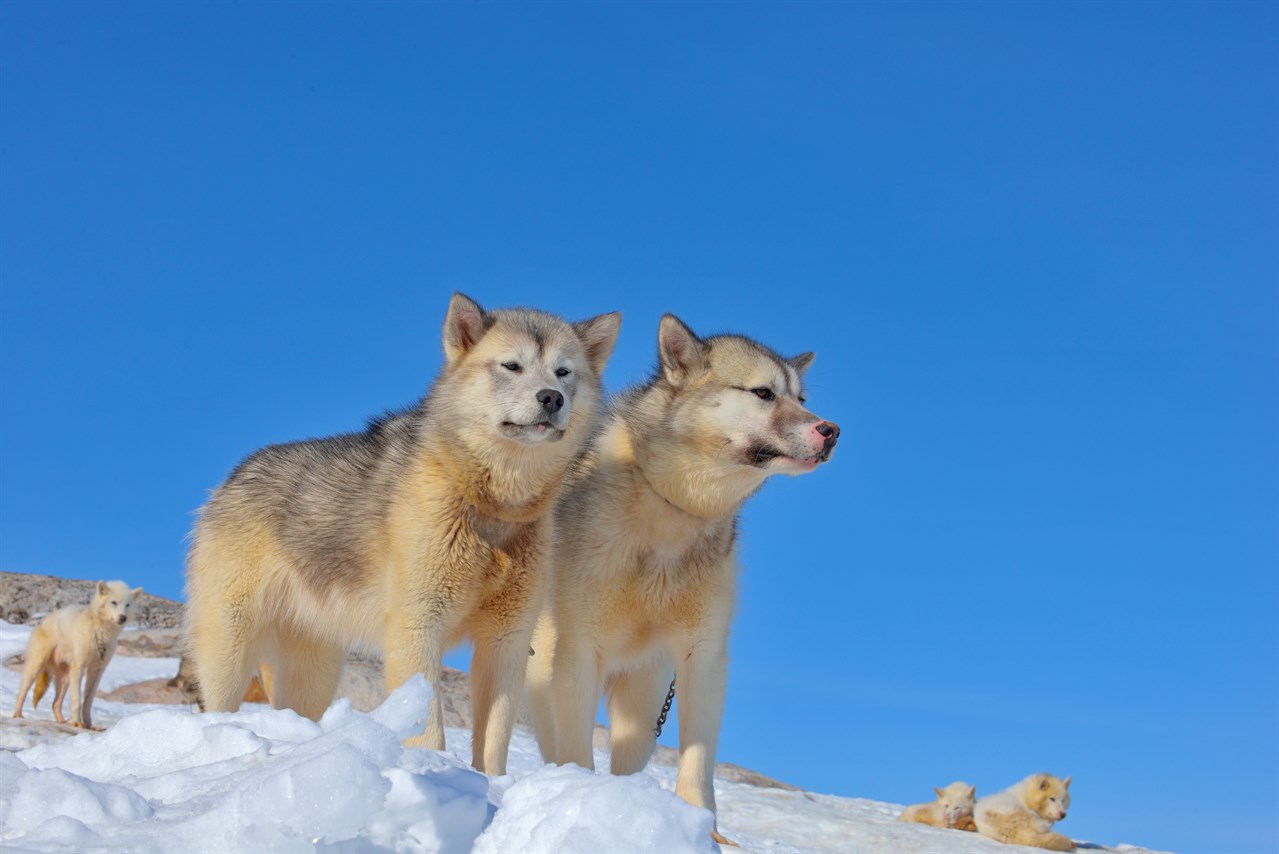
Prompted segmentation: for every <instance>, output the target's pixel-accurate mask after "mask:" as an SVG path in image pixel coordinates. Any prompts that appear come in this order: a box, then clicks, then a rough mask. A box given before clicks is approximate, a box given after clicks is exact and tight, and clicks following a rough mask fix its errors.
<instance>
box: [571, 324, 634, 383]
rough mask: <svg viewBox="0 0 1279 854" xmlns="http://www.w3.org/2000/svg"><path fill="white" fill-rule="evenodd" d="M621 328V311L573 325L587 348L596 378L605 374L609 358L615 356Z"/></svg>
mask: <svg viewBox="0 0 1279 854" xmlns="http://www.w3.org/2000/svg"><path fill="white" fill-rule="evenodd" d="M621 328H622V313H621V312H620V311H611V312H609V313H608V314H601V315H598V316H596V317H592V318H591V319H590V320H583V321H580V322H578V323H574V324H573V329H574V330H576V331H577V337H578V338H580V339H582V346H584V347H585V348H586V361H588V362H590V364H591V370H592V371H594V373H595V376H597V377H598V376H599V375H600V374H602V373H604V365H605V364H606V363H607V362H608V357H609V356H611V355H613V347H614V345H616V344H617V333H618V332H619V331H620V330H621Z"/></svg>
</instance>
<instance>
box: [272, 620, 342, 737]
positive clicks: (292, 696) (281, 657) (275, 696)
mask: <svg viewBox="0 0 1279 854" xmlns="http://www.w3.org/2000/svg"><path fill="white" fill-rule="evenodd" d="M267 659H268V661H270V662H271V666H268V667H267V668H265V670H266V672H267V673H270V672H271V671H272V670H273V671H274V672H273V673H271V675H270V676H268V677H266V678H267V679H269V681H270V682H271V687H270V688H269V689H266V694H267V697H268V698H269V699H270V700H271V705H272V707H274V708H277V709H292V710H293V711H295V712H297V713H298V714H299V715H302V716H303V717H305V718H310V719H311V720H313V721H318V720H319V719H320V718H321V717H323V715H324V711H325V709H327V708H328V707H329V704H330V703H332V702H333V695H334V694H336V693H337V687H338V679H339V678H340V677H341V676H342V665H343V664H344V663H345V661H346V648H345V647H341V646H338V645H337V644H334V643H329V642H328V641H323V640H318V639H316V638H313V637H310V636H307V635H304V634H302V633H300V632H298V631H296V630H292V629H280V630H279V631H278V632H277V634H276V637H275V638H274V640H273V642H272V643H271V644H270V645H269V648H268V650H267ZM264 675H265V674H264ZM263 684H264V686H265V681H264V683H263Z"/></svg>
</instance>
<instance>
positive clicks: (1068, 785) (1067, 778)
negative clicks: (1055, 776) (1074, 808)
mask: <svg viewBox="0 0 1279 854" xmlns="http://www.w3.org/2000/svg"><path fill="white" fill-rule="evenodd" d="M1061 784H1062V785H1063V786H1065V787H1066V788H1067V789H1069V788H1070V775H1069V774H1067V775H1066V779H1064V780H1062V781H1061Z"/></svg>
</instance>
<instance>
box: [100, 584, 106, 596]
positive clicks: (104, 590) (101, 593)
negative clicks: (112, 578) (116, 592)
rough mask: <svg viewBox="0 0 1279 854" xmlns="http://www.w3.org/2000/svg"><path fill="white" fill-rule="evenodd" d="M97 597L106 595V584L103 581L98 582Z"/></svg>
mask: <svg viewBox="0 0 1279 854" xmlns="http://www.w3.org/2000/svg"><path fill="white" fill-rule="evenodd" d="M98 595H99V596H106V595H107V583H106V582H105V581H99V582H98Z"/></svg>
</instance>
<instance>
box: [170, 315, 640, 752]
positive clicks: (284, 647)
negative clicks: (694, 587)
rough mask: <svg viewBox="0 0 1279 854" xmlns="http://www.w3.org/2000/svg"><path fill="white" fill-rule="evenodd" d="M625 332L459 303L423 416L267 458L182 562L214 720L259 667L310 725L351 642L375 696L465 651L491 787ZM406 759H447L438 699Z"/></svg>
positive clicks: (233, 483) (233, 704) (275, 699)
mask: <svg viewBox="0 0 1279 854" xmlns="http://www.w3.org/2000/svg"><path fill="white" fill-rule="evenodd" d="M620 323H621V319H620V316H619V315H617V314H606V315H601V316H599V317H596V318H593V319H591V320H588V321H583V322H581V323H577V324H570V323H566V322H565V321H563V320H560V319H559V318H557V317H554V316H552V315H549V314H545V313H543V312H538V311H532V310H527V309H517V310H505V311H493V312H486V311H484V310H483V309H481V308H480V306H479V305H477V304H476V303H475V302H473V301H472V300H470V299H468V298H467V297H465V296H463V295H461V294H456V295H454V297H453V300H452V302H451V303H450V305H449V311H448V316H447V318H446V319H445V323H444V335H443V337H444V352H445V359H446V364H445V366H444V368H443V370H442V372H441V374H440V376H439V377H438V378H437V379H436V381H435V383H434V385H433V387H432V388H431V390H430V392H429V394H428V395H427V396H426V397H425V398H424V399H423V400H422V402H421V403H420V404H419V405H417V406H416V407H414V408H412V409H409V410H407V411H404V412H400V413H396V414H392V415H388V416H387V417H384V418H380V419H377V420H375V421H374V422H372V423H371V424H370V425H369V427H368V429H367V430H365V431H364V432H362V433H356V434H349V435H342V436H334V437H331V438H326V439H315V440H311V441H305V442H297V443H293V444H288V445H274V446H271V447H268V448H265V449H263V450H261V451H259V452H258V453H256V454H254V455H253V456H251V457H249V458H248V459H247V460H245V461H244V462H243V463H241V464H240V465H239V467H238V468H236V469H235V471H234V472H232V474H231V476H230V477H229V478H228V479H227V481H226V483H224V484H223V485H222V486H221V487H219V488H218V490H217V491H216V492H215V493H214V494H213V496H212V497H211V498H210V499H209V502H208V503H207V504H206V505H205V507H204V509H203V511H202V512H201V514H200V519H199V522H198V523H197V525H196V528H195V531H194V534H193V536H192V543H191V549H190V553H189V556H188V562H187V593H188V601H189V603H190V605H189V611H188V635H189V642H190V647H191V649H190V651H191V654H192V658H193V662H194V665H195V674H196V679H197V681H198V683H199V686H200V691H201V693H202V695H203V698H204V702H205V706H206V708H207V709H209V710H211V711H219V710H234V709H236V708H238V707H239V705H240V702H241V698H242V697H243V696H244V693H245V689H246V688H247V687H248V685H249V680H250V677H251V676H252V674H253V673H254V671H256V670H259V669H260V670H261V672H262V676H263V684H264V685H265V686H267V692H268V694H270V699H271V702H272V704H273V705H274V706H276V707H277V708H282V707H288V708H292V709H294V710H296V711H297V712H298V713H300V714H303V715H306V716H307V717H310V718H313V719H318V718H319V717H320V715H321V714H323V712H324V710H325V708H326V707H327V706H328V704H329V703H330V701H331V700H332V699H333V695H334V691H335V689H336V686H337V682H338V676H339V674H340V672H341V668H342V662H343V659H344V657H345V654H346V652H347V650H348V648H349V647H350V645H351V644H353V643H355V642H357V641H362V642H366V643H370V644H373V645H375V646H380V647H381V648H382V650H383V652H384V653H385V659H386V680H387V687H388V689H392V690H393V689H395V688H397V687H399V686H400V685H401V684H402V683H403V682H404V681H405V680H407V679H408V678H409V677H410V676H412V675H413V674H415V673H422V674H424V675H425V677H426V678H427V679H428V680H429V681H431V682H436V681H438V679H439V678H440V675H441V671H442V656H443V653H444V651H445V649H446V648H448V647H449V646H451V645H453V644H456V643H458V642H460V641H461V640H463V639H464V638H469V639H470V640H471V641H472V642H473V643H474V645H475V652H474V656H473V659H472V664H471V686H472V702H473V706H474V736H473V742H472V748H473V761H474V764H475V767H476V768H478V769H480V770H482V771H486V772H488V773H491V774H503V773H505V770H506V755H507V749H508V745H509V741H510V735H511V728H512V725H513V724H514V720H515V715H516V711H517V708H518V704H519V701H520V697H521V694H522V689H523V678H524V669H525V663H526V661H527V659H528V650H529V641H530V637H531V635H532V631H533V623H534V620H535V618H536V615H537V611H538V608H539V606H540V604H541V599H542V590H543V586H544V584H545V580H546V572H547V560H548V556H549V552H550V545H551V541H552V537H553V535H554V532H553V518H552V516H551V514H550V509H551V506H552V503H553V501H554V499H555V497H556V494H557V492H558V491H559V489H560V485H561V483H562V481H563V478H564V475H565V473H566V471H567V470H568V468H569V465H570V463H572V462H573V461H574V460H575V459H576V458H577V457H578V456H579V454H580V453H581V451H582V448H583V447H584V445H585V443H586V442H587V440H588V439H589V438H590V437H591V436H592V434H593V433H594V432H595V431H596V430H597V429H598V426H599V418H598V411H599V406H600V397H601V382H600V377H601V373H602V371H603V369H604V365H605V363H606V361H607V360H608V357H609V355H610V353H611V352H612V350H613V345H614V343H615V342H616V339H617V333H618V329H619V326H620ZM408 743H410V744H412V745H416V746H422V747H429V748H433V749H443V748H444V728H443V716H442V709H441V705H440V699H439V696H438V694H437V695H436V697H435V698H434V699H432V701H431V704H430V708H429V712H428V715H427V720H426V725H425V732H424V733H423V735H421V736H418V737H415V738H413V739H410V740H409V742H408Z"/></svg>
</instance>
